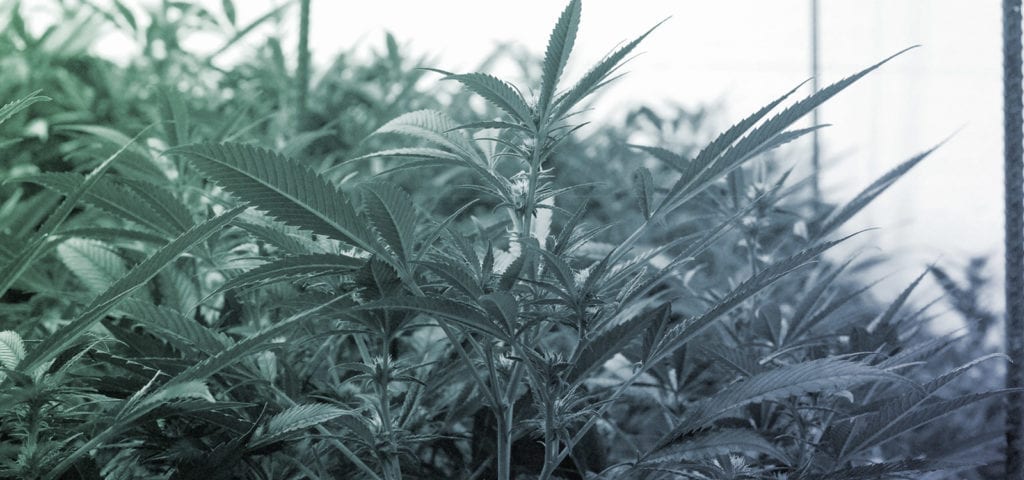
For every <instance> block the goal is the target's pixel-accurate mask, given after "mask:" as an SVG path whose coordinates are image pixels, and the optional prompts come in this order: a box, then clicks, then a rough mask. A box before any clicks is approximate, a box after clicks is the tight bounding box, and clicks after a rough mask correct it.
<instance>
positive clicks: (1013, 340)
mask: <svg viewBox="0 0 1024 480" xmlns="http://www.w3.org/2000/svg"><path fill="white" fill-rule="evenodd" d="M1021 96H1022V95H1021V0H1003V168H1004V173H1003V181H1004V182H1005V189H1006V190H1005V191H1004V201H1005V205H1004V213H1005V215H1006V219H1005V228H1006V230H1005V241H1006V271H1005V275H1006V292H1005V294H1006V354H1007V356H1008V357H1009V362H1007V366H1006V388H1008V389H1018V388H1020V387H1021V386H1024V370H1022V367H1024V365H1022V364H1024V170H1022V168H1024V166H1022V164H1021V162H1022V158H1024V142H1022V140H1024V139H1022V138H1021V137H1022V131H1021V128H1022V125H1024V116H1022V112H1021V110H1022V108H1024V107H1022V104H1021V102H1022V99H1021ZM1006 400H1007V409H1006V478H1009V479H1013V480H1020V479H1021V478H1024V437H1022V427H1024V404H1022V402H1024V395H1022V394H1021V393H1020V392H1019V391H1012V392H1011V393H1010V394H1008V395H1007V396H1006Z"/></svg>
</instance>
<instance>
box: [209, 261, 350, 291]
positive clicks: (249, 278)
mask: <svg viewBox="0 0 1024 480" xmlns="http://www.w3.org/2000/svg"><path fill="white" fill-rule="evenodd" d="M365 264H366V260H364V259H358V258H352V257H349V256H345V255H338V254H334V253H313V254H308V255H294V256H289V257H284V258H279V259H277V260H272V261H270V262H267V263H265V264H263V265H260V266H258V267H256V268H254V269H252V270H249V271H247V272H245V273H242V274H240V275H238V276H236V277H233V278H231V279H230V280H228V281H227V282H224V285H222V286H221V287H220V288H218V289H217V290H215V291H214V292H213V293H212V294H211V295H215V294H217V293H221V292H225V291H228V290H233V289H236V288H246V287H251V286H254V285H267V284H270V283H277V282H287V281H293V280H302V279H308V278H313V277H317V276H321V275H336V274H342V273H350V272H353V271H355V270H358V269H359V268H362V267H363V266H364V265H365Z"/></svg>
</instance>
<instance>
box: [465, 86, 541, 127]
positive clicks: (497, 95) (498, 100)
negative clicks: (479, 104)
mask: <svg viewBox="0 0 1024 480" xmlns="http://www.w3.org/2000/svg"><path fill="white" fill-rule="evenodd" d="M445 80H455V81H457V82H459V83H461V84H462V85H464V86H465V87H466V88H468V89H469V90H470V91H472V92H473V93H476V94H477V95H480V96H481V97H483V98H484V99H485V100H487V101H488V102H490V103H492V104H493V105H494V106H496V107H498V108H500V109H502V110H504V111H505V113H508V114H509V115H511V116H512V118H514V119H516V120H518V121H519V122H520V123H522V124H523V125H526V126H528V127H530V128H536V127H535V125H534V121H533V111H532V110H531V109H530V106H529V105H527V103H526V100H523V97H522V95H520V94H519V92H517V91H516V90H515V89H514V88H512V86H511V85H509V84H508V83H506V82H505V81H503V80H500V79H498V78H497V77H494V76H492V75H488V74H486V73H462V74H452V75H448V76H447V77H445Z"/></svg>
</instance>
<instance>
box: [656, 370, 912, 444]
mask: <svg viewBox="0 0 1024 480" xmlns="http://www.w3.org/2000/svg"><path fill="white" fill-rule="evenodd" d="M901 379H902V377H899V376H898V375H895V374H893V373H889V372H886V371H884V370H881V369H879V368H876V367H873V366H870V365H864V364H861V363H856V362H851V361H847V360H840V359H836V358H823V359H817V360H809V361H806V362H802V363H797V364H793V365H786V366H783V367H779V368H777V369H774V370H771V371H768V372H765V373H761V374H758V375H754V376H752V377H750V378H748V379H746V380H744V381H741V382H739V383H735V384H732V385H730V386H728V387H726V388H725V389H724V390H722V391H721V392H719V393H717V394H715V395H712V396H710V397H706V398H705V399H703V400H701V401H700V402H698V403H697V404H696V405H693V406H692V407H690V408H689V409H688V410H687V412H686V414H685V416H684V417H683V418H682V420H680V422H679V423H678V424H676V426H675V427H673V428H672V431H671V432H669V433H668V434H667V435H665V436H664V437H663V438H662V439H661V440H660V441H659V442H658V444H657V448H656V450H657V449H660V448H662V447H665V446H667V445H669V444H670V443H672V442H673V441H675V440H676V439H677V438H679V437H680V436H683V435H686V434H687V433H689V432H693V431H696V430H699V429H700V428H703V427H705V426H707V425H710V424H711V423H712V422H714V421H715V420H717V419H718V418H721V417H722V416H724V415H726V414H728V413H729V412H731V411H733V410H735V409H737V408H740V407H743V406H746V405H749V404H752V403H757V402H762V401H766V400H778V399H784V398H789V397H792V396H794V395H803V394H806V393H812V392H827V391H834V390H847V389H850V388H852V387H854V386H857V385H860V384H863V383H867V382H872V381H880V380H882V381H892V380H901Z"/></svg>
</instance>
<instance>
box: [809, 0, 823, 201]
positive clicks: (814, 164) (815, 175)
mask: <svg viewBox="0 0 1024 480" xmlns="http://www.w3.org/2000/svg"><path fill="white" fill-rule="evenodd" d="M818 30H819V27H818V0H811V89H812V90H814V91H815V92H817V91H818V90H819V89H820V88H821V85H820V84H819V80H818V75H819V72H818V58H819V53H818V42H819V41H820V38H819V33H818ZM819 108H820V107H819ZM818 110H819V109H818V108H815V109H814V111H812V112H811V123H812V124H814V125H815V126H816V125H820V123H821V122H820V119H819V117H818ZM811 149H812V150H811V188H812V190H813V195H814V201H816V202H820V201H821V143H820V137H819V136H818V130H815V131H813V132H811Z"/></svg>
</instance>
